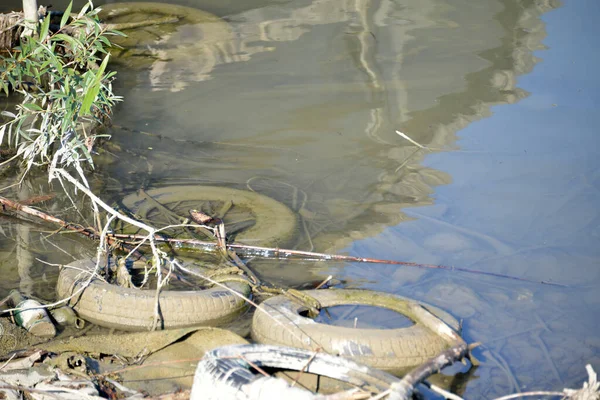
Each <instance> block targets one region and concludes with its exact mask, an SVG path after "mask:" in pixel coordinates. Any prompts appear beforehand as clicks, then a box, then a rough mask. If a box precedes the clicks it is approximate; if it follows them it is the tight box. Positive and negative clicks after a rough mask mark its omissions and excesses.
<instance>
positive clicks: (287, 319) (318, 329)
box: [252, 289, 459, 373]
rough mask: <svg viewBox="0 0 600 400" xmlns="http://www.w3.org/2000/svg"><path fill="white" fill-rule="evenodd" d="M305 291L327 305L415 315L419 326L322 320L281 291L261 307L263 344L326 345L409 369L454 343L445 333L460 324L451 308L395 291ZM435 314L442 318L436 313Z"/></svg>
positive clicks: (257, 324)
mask: <svg viewBox="0 0 600 400" xmlns="http://www.w3.org/2000/svg"><path fill="white" fill-rule="evenodd" d="M304 293H306V294H307V295H309V296H312V297H313V298H315V299H317V300H318V301H319V302H320V303H321V306H322V307H331V306H339V305H348V304H357V305H366V306H376V307H383V308H387V309H390V310H392V311H396V312H398V313H400V314H403V315H405V316H406V317H408V318H410V319H411V320H412V321H413V322H414V325H412V326H410V327H407V328H399V329H358V328H347V327H341V326H333V325H326V324H321V323H317V322H315V321H314V320H312V319H310V318H307V317H303V316H302V315H300V313H301V312H302V311H305V310H306V308H305V307H304V306H302V305H301V304H299V303H296V302H294V301H293V300H291V299H290V298H288V297H286V296H276V297H273V298H271V299H268V300H266V301H264V302H263V303H262V304H261V309H262V310H256V311H255V313H254V318H253V320H252V338H253V339H254V340H255V341H256V342H258V343H265V344H274V345H281V346H293V347H299V348H303V349H313V350H314V349H317V348H321V349H322V350H323V351H325V352H327V353H330V354H336V355H340V356H342V357H347V358H351V359H353V360H356V361H358V362H361V363H364V364H366V365H369V366H371V367H374V368H378V369H381V370H385V371H389V372H393V373H404V372H406V371H407V370H409V369H411V368H414V367H416V366H418V365H421V364H422V363H423V362H425V361H427V360H428V359H429V358H431V357H435V356H436V355H438V354H439V353H440V352H442V351H444V350H446V349H447V348H448V347H449V346H450V344H451V343H452V342H451V339H450V338H449V337H448V336H446V335H444V332H448V331H447V330H448V329H452V330H454V331H458V329H459V324H458V322H457V321H456V320H455V319H454V318H453V317H452V316H450V315H449V314H447V313H446V312H444V311H442V310H440V309H438V308H436V307H433V306H429V305H426V304H423V303H419V302H416V301H414V300H411V299H408V298H405V297H401V296H397V295H393V294H388V293H382V292H375V291H370V290H352V289H327V290H307V291H305V292H304ZM430 313H431V314H433V315H435V316H436V317H438V318H439V319H440V320H438V319H437V318H431V317H432V316H431V314H430ZM432 320H433V321H434V323H433V324H432V323H431V321H432ZM442 321H443V322H442ZM436 324H438V325H436ZM446 324H448V325H449V326H450V328H449V327H448V325H446ZM432 325H433V326H432Z"/></svg>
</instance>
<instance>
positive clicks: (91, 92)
mask: <svg viewBox="0 0 600 400" xmlns="http://www.w3.org/2000/svg"><path fill="white" fill-rule="evenodd" d="M109 57H110V55H109V54H107V55H106V57H104V60H103V61H102V64H100V68H98V71H96V76H95V78H94V82H93V83H92V86H91V87H90V88H89V89H88V91H87V93H86V94H85V97H84V98H83V102H82V103H81V115H89V114H91V112H90V108H91V107H92V103H93V102H94V100H95V99H96V96H97V95H98V92H100V86H101V80H102V75H104V70H105V69H106V65H107V64H108V58H109Z"/></svg>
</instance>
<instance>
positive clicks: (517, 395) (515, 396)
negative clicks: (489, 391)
mask: <svg viewBox="0 0 600 400" xmlns="http://www.w3.org/2000/svg"><path fill="white" fill-rule="evenodd" d="M564 395H565V394H564V393H562V392H545V391H537V392H524V393H515V394H509V395H508V396H502V397H498V398H495V399H494V400H510V399H518V398H520V397H530V396H562V397H564Z"/></svg>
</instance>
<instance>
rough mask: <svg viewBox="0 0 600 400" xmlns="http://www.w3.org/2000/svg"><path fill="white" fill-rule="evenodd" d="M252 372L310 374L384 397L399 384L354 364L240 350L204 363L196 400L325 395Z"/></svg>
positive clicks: (296, 352) (272, 349)
mask: <svg viewBox="0 0 600 400" xmlns="http://www.w3.org/2000/svg"><path fill="white" fill-rule="evenodd" d="M251 365H252V366H258V367H260V368H276V369H284V370H292V371H304V372H306V373H309V374H316V375H320V376H324V377H328V378H333V379H337V380H339V381H342V382H345V383H349V384H350V385H352V386H354V387H357V388H361V389H363V390H365V391H367V392H371V393H375V392H383V391H385V390H387V389H389V387H390V385H391V384H393V383H395V382H399V379H398V378H396V377H395V376H392V375H390V374H387V373H385V372H382V371H378V370H376V369H374V368H369V367H367V366H366V365H361V364H358V363H356V362H353V361H351V360H347V359H344V358H341V357H335V356H332V355H329V354H323V353H315V352H313V351H307V350H302V349H296V348H290V347H279V346H267V345H256V344H250V345H237V346H226V347H220V348H217V349H214V350H212V351H211V352H208V353H206V354H205V355H204V357H203V358H202V360H200V362H199V363H198V366H197V368H196V373H195V374H194V384H193V386H192V393H191V397H190V398H191V399H192V400H199V399H206V400H212V399H215V400H217V399H218V400H229V399H232V400H233V399H235V400H270V399H274V398H279V399H283V398H285V399H294V400H317V399H321V398H323V396H322V395H318V394H314V393H311V392H309V391H307V390H304V389H300V388H299V387H291V386H290V385H288V384H287V383H286V382H285V381H284V380H283V379H278V378H274V377H264V376H263V375H260V374H256V371H255V373H253V372H252V371H251V368H252V367H251Z"/></svg>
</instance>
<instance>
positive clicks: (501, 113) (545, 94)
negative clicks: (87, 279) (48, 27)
mask: <svg viewBox="0 0 600 400" xmlns="http://www.w3.org/2000/svg"><path fill="white" fill-rule="evenodd" d="M63 3H65V2H62V1H57V2H54V3H53V4H54V6H55V7H56V8H61V7H64V4H63ZM241 3H242V2H234V1H225V2H218V1H212V0H207V1H203V0H187V1H181V2H178V4H181V5H186V6H190V7H195V8H201V9H203V10H205V11H208V12H210V13H214V14H216V15H217V16H219V17H222V18H223V19H224V21H226V24H225V23H223V24H222V25H219V26H215V27H214V29H211V30H206V29H205V30H199V29H198V27H195V26H188V27H186V28H182V29H180V30H178V31H173V32H170V33H169V35H168V38H165V37H163V40H162V41H161V42H160V43H154V44H153V47H152V48H150V49H148V48H147V47H146V48H144V46H143V45H140V46H138V48H137V49H136V51H138V53H135V52H133V55H131V53H130V54H129V55H131V56H130V57H128V58H121V59H120V60H117V62H115V63H114V68H115V69H117V70H118V72H119V75H118V76H119V80H118V81H117V82H116V89H117V91H118V93H119V94H121V95H123V96H124V97H125V102H124V103H123V104H121V105H120V106H119V107H118V109H117V112H116V114H115V117H114V123H115V125H116V126H115V127H114V128H113V129H112V131H111V133H112V134H113V141H114V142H116V143H118V144H119V145H121V146H122V147H123V148H127V149H130V150H131V151H132V152H133V153H135V154H137V155H127V154H120V155H119V158H118V159H117V160H116V161H115V162H113V163H112V164H110V165H107V166H101V167H100V169H99V174H98V175H99V176H101V175H102V174H106V175H109V176H110V177H111V178H112V179H99V180H98V183H97V184H98V188H99V189H101V190H102V193H104V195H105V196H106V198H107V199H111V200H116V199H118V198H119V197H121V196H123V195H125V194H128V193H131V192H133V191H135V190H136V189H138V188H139V187H140V186H142V185H145V186H147V187H150V188H152V187H160V186H165V185H173V184H188V185H191V184H220V185H226V186H230V187H234V188H241V189H252V190H255V191H257V192H259V193H263V194H267V195H269V196H271V197H274V198H276V199H278V200H280V201H282V202H284V203H286V204H287V205H288V206H289V207H290V208H292V209H293V210H294V211H296V212H297V213H298V214H299V215H300V216H301V217H302V223H301V224H300V227H299V230H298V232H297V241H296V245H295V247H296V248H298V249H303V250H312V249H314V250H319V251H330V252H342V253H349V254H352V255H358V256H364V257H377V258H384V259H397V260H404V261H415V262H421V263H430V264H442V265H449V266H457V267H462V268H472V269H477V270H483V271H489V272H495V273H501V274H509V275H512V276H516V277H520V278H525V279H529V280H533V281H551V282H558V283H562V284H566V285H569V287H568V288H564V287H555V286H549V285H542V284H536V283H527V282H521V281H515V280H512V281H511V280H506V279H500V278H491V277H484V276H481V275H476V274H465V273H460V272H446V271H441V270H435V271H430V270H421V269H415V268H407V267H404V268H399V267H397V266H388V265H375V266H374V265H368V264H326V265H323V264H318V265H312V264H300V265H298V264H293V265H291V266H290V265H282V264H281V263H274V262H271V263H262V264H261V263H255V264H253V265H254V267H255V268H256V269H257V270H258V272H259V273H261V274H262V275H263V276H265V277H267V278H268V279H270V280H273V281H277V282H279V283H287V284H290V285H296V286H299V285H301V283H302V282H306V281H310V280H318V279H319V278H320V277H325V276H327V275H328V274H330V273H333V274H334V275H335V277H336V278H338V279H340V280H342V281H343V282H344V284H345V286H347V287H362V288H372V289H377V290H382V291H386V292H393V293H398V294H402V295H405V296H409V297H415V298H418V299H421V300H424V301H428V302H430V303H432V304H435V305H437V306H439V307H442V308H444V309H445V310H447V311H449V312H450V313H452V314H453V315H455V316H456V317H457V318H461V319H462V320H463V327H464V336H465V338H466V339H467V340H468V341H478V342H482V343H483V346H482V347H481V348H480V349H478V350H476V353H475V354H476V356H478V357H479V358H480V359H481V361H482V365H481V366H480V367H479V368H478V369H476V370H475V371H474V372H473V373H472V376H471V377H470V378H471V379H470V380H468V381H467V383H466V384H465V386H464V387H462V388H461V390H462V391H464V393H463V394H464V396H465V397H467V398H493V397H494V396H498V395H502V394H508V393H511V392H514V391H519V390H520V391H526V390H533V389H546V390H550V389H562V388H563V387H578V386H580V383H581V381H582V380H583V379H584V378H585V370H584V367H585V364H586V363H591V364H593V365H594V367H595V368H596V370H598V369H600V337H599V335H598V328H599V327H600V323H599V320H600V295H599V294H598V289H597V288H598V284H600V279H599V277H600V268H599V264H600V263H599V261H600V254H599V251H598V245H597V243H598V239H599V236H600V229H599V228H598V226H599V225H598V221H599V219H598V210H599V207H598V205H599V204H600V169H599V163H598V142H599V139H598V137H597V129H596V127H597V126H598V124H599V123H600V121H599V119H598V112H597V111H598V104H599V103H600V98H599V97H598V93H600V91H599V89H600V80H599V79H598V77H597V74H596V73H595V71H596V69H597V68H596V67H595V66H596V65H598V63H599V62H600V60H599V59H598V58H599V53H598V51H597V46H595V45H594V39H593V38H594V37H597V36H598V34H599V33H600V32H598V27H597V25H595V23H594V18H593V17H594V16H598V15H600V14H598V13H599V12H600V6H599V5H597V4H596V3H594V2H587V3H584V2H570V3H568V4H565V5H563V6H560V5H559V4H558V3H555V2H553V1H544V0H540V1H525V0H485V1H479V2H472V1H466V0H465V1H455V2H452V4H450V3H448V2H445V1H441V0H426V1H423V0H420V1H401V0H399V1H393V0H379V1H378V0H314V1H296V2H290V1H262V0H255V1H248V2H243V4H241ZM97 4H99V3H97ZM76 6H79V5H77V4H76ZM3 8H8V5H6V6H5V5H4V3H3V4H2V5H1V6H0V10H1V9H3ZM150 33H151V32H150ZM199 39H202V40H199ZM174 43H178V44H177V45H176V44H174ZM199 55H201V56H199ZM395 130H400V131H401V132H403V133H404V134H405V135H407V136H408V137H410V138H412V140H414V141H416V142H418V143H420V144H421V145H423V146H426V147H428V149H421V148H419V147H417V146H416V145H414V144H413V143H411V142H410V141H408V140H407V139H405V138H404V137H402V136H400V135H398V134H396V133H395ZM140 131H143V132H147V133H150V134H152V135H147V134H144V133H141V132H140ZM157 135H160V137H159V136H157ZM139 155H143V156H144V157H146V159H147V161H148V162H146V159H142V158H140V157H138V156H139ZM148 165H151V169H150V170H149V167H148ZM31 190H35V188H33V187H32V188H31ZM22 196H25V194H22ZM50 211H54V212H59V211H60V210H50ZM66 215H68V213H67V214H66ZM0 227H1V228H2V229H3V230H4V231H5V234H6V236H7V237H14V236H21V237H22V236H25V237H28V238H29V239H28V240H30V242H31V243H30V246H31V249H33V254H32V253H31V252H23V251H22V250H19V249H20V248H21V247H20V246H17V247H16V250H14V251H16V255H17V257H21V258H22V257H32V258H33V257H36V256H39V257H42V258H43V259H44V260H47V261H50V262H64V261H65V257H66V255H64V254H62V253H61V252H60V251H57V250H55V248H54V247H52V246H51V244H48V243H47V242H46V241H44V240H41V239H39V237H40V235H39V233H38V229H37V228H36V229H34V228H33V227H31V226H25V225H22V224H17V223H16V222H15V221H14V220H3V221H1V223H0ZM70 241H73V242H74V243H75V244H70ZM81 243H84V247H85V250H83V251H84V252H86V251H88V252H92V251H93V247H92V245H91V244H89V243H86V242H82V241H80V240H78V239H75V238H72V239H61V240H60V245H61V247H62V248H63V249H67V250H69V251H71V252H74V253H75V255H77V254H78V253H77V252H78V251H79V252H81V251H82V250H80V249H81V247H82V246H81ZM2 248H3V249H4V250H5V257H4V256H3V257H4V259H5V260H13V259H14V257H15V253H14V252H12V251H13V248H14V242H11V241H9V240H6V241H5V243H3V244H2ZM76 249H79V250H76ZM49 251H50V253H54V254H48V252H49ZM66 259H68V257H67V258H66ZM21 263H22V264H23V265H27V264H28V263H27V260H25V261H21ZM34 265H35V267H34V268H31V271H30V273H27V271H24V270H22V269H19V268H17V266H15V264H14V263H13V262H8V261H3V264H1V265H0V268H1V269H2V270H1V271H2V274H3V276H5V277H6V278H3V280H2V282H1V283H0V290H2V293H4V292H5V291H7V290H8V289H11V288H15V287H20V288H21V289H23V290H25V291H27V290H29V291H33V292H37V293H42V294H43V293H46V294H47V293H50V292H51V288H52V286H53V280H52V277H53V276H55V273H54V272H53V271H54V270H53V269H52V267H49V266H47V265H46V266H44V265H38V264H34ZM2 293H0V294H2Z"/></svg>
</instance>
